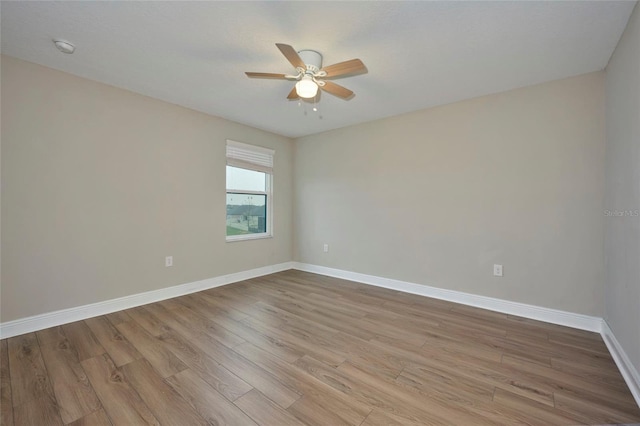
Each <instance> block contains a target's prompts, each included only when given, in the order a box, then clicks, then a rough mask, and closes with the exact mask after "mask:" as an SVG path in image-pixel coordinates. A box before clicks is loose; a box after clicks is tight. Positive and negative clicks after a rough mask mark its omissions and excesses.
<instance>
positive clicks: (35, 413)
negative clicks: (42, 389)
mask: <svg viewBox="0 0 640 426" xmlns="http://www.w3.org/2000/svg"><path fill="white" fill-rule="evenodd" d="M13 416H14V417H13V421H14V424H16V425H47V426H58V425H63V424H64V423H62V419H61V418H60V412H59V411H58V404H57V403H56V400H55V398H53V397H52V396H51V395H43V396H41V397H39V398H35V399H30V400H29V401H27V402H25V403H22V404H20V405H18V406H16V407H14V409H13Z"/></svg>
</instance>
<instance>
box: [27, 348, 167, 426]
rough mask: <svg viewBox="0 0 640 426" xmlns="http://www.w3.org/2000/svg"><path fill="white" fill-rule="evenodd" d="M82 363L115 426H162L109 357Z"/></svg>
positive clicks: (99, 357) (90, 359) (104, 356)
mask: <svg viewBox="0 0 640 426" xmlns="http://www.w3.org/2000/svg"><path fill="white" fill-rule="evenodd" d="M81 364H82V367H83V368H84V370H85V372H86V373H87V376H88V377H89V381H90V382H91V385H92V386H93V389H94V390H95V391H96V394H97V395H98V398H100V401H101V402H102V406H103V407H104V409H105V411H106V413H107V415H108V416H109V418H110V420H111V422H112V423H113V424H114V425H123V426H127V425H134V424H135V425H138V424H139V425H157V426H159V425H160V423H159V422H158V420H157V419H156V417H155V416H154V415H153V413H152V412H151V410H149V407H147V404H145V402H144V401H143V400H142V399H141V398H140V395H138V392H136V390H135V389H133V388H132V387H131V384H130V383H129V382H128V380H127V378H126V376H125V375H124V374H123V373H122V371H121V370H120V368H119V367H116V365H115V364H114V363H113V361H112V360H111V358H110V357H109V355H107V354H105V355H102V356H97V357H95V358H89V359H87V360H84V361H82V363H81ZM16 426H17V425H16Z"/></svg>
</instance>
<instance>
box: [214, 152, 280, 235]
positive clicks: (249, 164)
mask: <svg viewBox="0 0 640 426" xmlns="http://www.w3.org/2000/svg"><path fill="white" fill-rule="evenodd" d="M274 155H275V151H274V150H272V149H269V148H264V147H261V146H255V145H249V144H246V143H242V142H236V141H233V140H230V139H227V164H226V166H231V167H237V168H240V169H246V170H253V171H256V172H262V173H264V174H265V175H266V176H265V190H264V191H246V190H241V189H233V188H229V187H228V184H227V182H226V166H225V237H226V240H227V242H234V241H247V240H258V239H262V238H272V237H273V157H274ZM229 193H232V194H247V195H259V196H266V200H267V201H266V203H267V206H266V214H267V219H266V226H267V231H266V232H261V233H255V234H245V235H227V231H226V223H227V219H226V218H227V217H226V205H227V202H226V197H227V194H229Z"/></svg>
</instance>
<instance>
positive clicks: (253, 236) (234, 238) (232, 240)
mask: <svg viewBox="0 0 640 426" xmlns="http://www.w3.org/2000/svg"><path fill="white" fill-rule="evenodd" d="M265 238H273V235H271V234H248V235H233V236H230V237H227V242H228V243H235V242H236V241H248V240H262V239H265Z"/></svg>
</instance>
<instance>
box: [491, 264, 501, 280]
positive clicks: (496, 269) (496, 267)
mask: <svg viewBox="0 0 640 426" xmlns="http://www.w3.org/2000/svg"><path fill="white" fill-rule="evenodd" d="M493 275H494V276H496V277H501V276H502V265H493Z"/></svg>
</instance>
